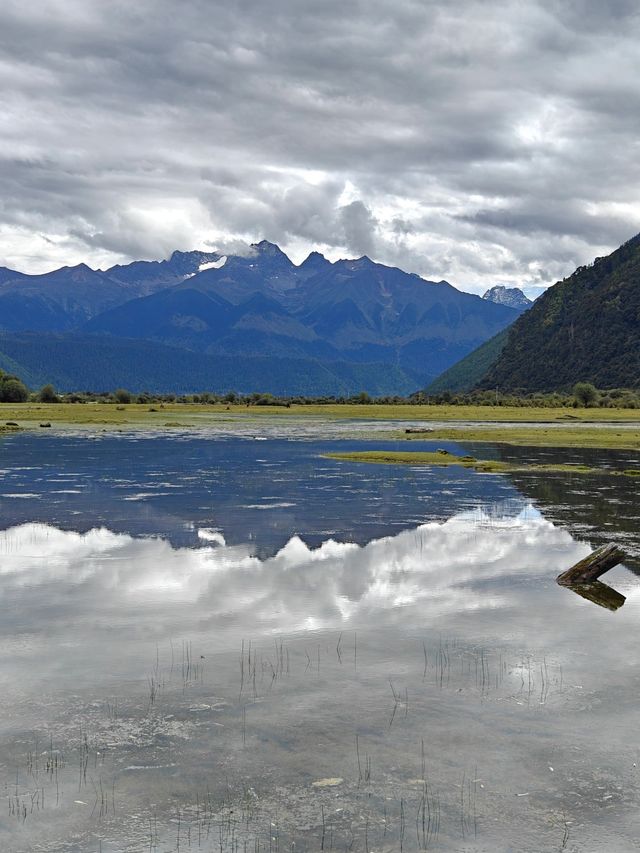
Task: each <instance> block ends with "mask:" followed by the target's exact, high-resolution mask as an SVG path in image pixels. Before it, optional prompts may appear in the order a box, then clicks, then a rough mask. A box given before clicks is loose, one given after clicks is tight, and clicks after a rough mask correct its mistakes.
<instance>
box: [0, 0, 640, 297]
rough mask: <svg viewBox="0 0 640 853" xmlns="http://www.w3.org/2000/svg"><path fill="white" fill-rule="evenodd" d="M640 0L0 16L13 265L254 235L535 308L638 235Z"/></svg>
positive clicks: (73, 4)
mask: <svg viewBox="0 0 640 853" xmlns="http://www.w3.org/2000/svg"><path fill="white" fill-rule="evenodd" d="M639 44H640V14H639V12H638V5H637V3H636V2H634V0H608V2H602V0H478V2H475V0H449V2H445V0H436V1H435V2H433V0H366V2H365V0H362V2H350V0H340V2H338V0H320V2H318V0H313V2H309V0H276V1H275V2H272V3H268V2H264V0H262V2H258V0H236V2H233V3H222V2H219V0H135V2H131V0H127V1H126V2H124V0H30V2H29V3H25V2H24V0H2V3H1V4H0V78H1V85H0V109H1V115H2V121H1V122H0V264H4V265H7V266H10V267H13V268H18V269H21V270H24V271H27V272H36V271H43V270H46V269H50V268H52V267H55V266H60V265H61V264H73V263H77V262H79V261H81V260H84V261H87V262H88V263H90V264H91V265H92V266H96V267H98V266H102V267H105V266H108V265H110V264H113V263H116V262H120V261H123V260H128V259H133V258H161V257H165V256H167V255H168V254H169V253H170V252H171V251H172V250H173V249H175V248H179V249H189V248H212V247H221V248H223V249H224V248H225V247H228V246H230V245H231V246H232V245H234V244H236V242H237V241H254V240H259V239H261V238H263V237H265V238H267V239H269V240H273V241H274V242H277V243H278V244H279V245H280V246H281V247H282V248H283V249H285V251H287V252H288V253H289V254H290V256H291V257H292V258H293V259H294V260H296V261H301V260H302V259H303V258H304V257H305V255H306V254H307V253H308V252H309V251H310V250H311V249H313V248H318V249H320V250H321V251H323V252H324V253H325V254H326V255H327V256H328V257H330V258H331V259H336V258H339V257H353V256H359V255H362V254H367V255H369V256H370V257H372V258H374V259H375V260H378V261H381V262H383V263H388V264H395V265H398V266H401V267H403V268H404V269H407V270H409V271H412V272H418V273H420V274H421V275H423V276H425V277H427V278H433V279H437V280H439V279H441V278H446V279H447V280H448V281H451V282H452V283H453V284H455V285H456V286H458V287H460V288H462V289H465V290H471V291H480V292H481V291H483V290H484V288H485V287H487V286H489V285H491V284H495V283H501V284H514V285H518V286H525V287H526V288H527V290H528V292H529V293H530V294H533V293H536V292H539V290H540V289H541V288H542V287H544V286H547V285H549V284H552V283H553V282H554V281H556V280H557V279H558V278H562V277H563V276H565V275H567V274H569V273H571V272H572V271H573V269H574V268H575V267H576V266H577V265H578V264H581V263H586V262H589V261H590V260H592V259H593V258H594V257H595V256H596V255H602V254H606V253H607V252H609V251H610V250H611V249H613V248H615V247H616V246H617V245H619V243H621V242H623V241H624V240H625V239H628V238H629V237H631V236H632V235H633V234H635V233H636V232H638V231H640V204H639V202H640V127H639V125H640V50H639V49H638V45H639Z"/></svg>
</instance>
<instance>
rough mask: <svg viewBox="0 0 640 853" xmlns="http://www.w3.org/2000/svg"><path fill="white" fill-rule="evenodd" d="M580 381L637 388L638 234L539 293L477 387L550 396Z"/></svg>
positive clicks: (639, 341) (639, 347)
mask: <svg viewBox="0 0 640 853" xmlns="http://www.w3.org/2000/svg"><path fill="white" fill-rule="evenodd" d="M494 340H495V338H494ZM477 352H478V351H477V350H476V353H477ZM469 358H471V356H470V357H469ZM578 381H585V382H592V383H593V384H594V385H596V387H598V388H618V387H628V388H637V387H638V386H640V235H638V236H636V237H634V238H633V239H631V240H629V241H628V242H627V243H625V244H624V245H623V246H621V247H620V248H619V249H616V251H615V252H612V254H610V255H608V256H607V257H605V258H597V259H596V260H595V261H594V263H593V264H591V265H590V266H586V267H579V268H578V269H577V270H576V271H575V272H574V273H573V275H571V276H570V277H569V278H566V279H564V280H563V281H561V282H558V283H557V284H555V285H554V286H553V287H550V288H549V289H548V290H547V291H546V292H545V293H543V294H542V296H540V297H539V298H538V299H537V300H536V302H535V303H534V305H533V306H532V307H531V308H530V309H529V310H528V311H527V312H526V313H525V314H523V315H522V316H521V317H519V318H518V319H517V320H516V321H515V323H514V324H513V325H512V326H511V327H510V328H509V332H508V335H507V341H506V343H505V345H504V348H503V349H502V352H501V353H500V355H499V356H498V358H497V360H496V362H495V364H493V366H491V367H490V368H489V369H488V371H487V373H486V374H485V376H484V377H483V378H482V380H481V381H480V382H478V386H479V387H481V388H493V387H498V388H500V389H501V390H503V391H516V390H520V391H524V392H531V391H553V390H569V389H570V388H571V387H572V386H573V385H574V383H576V382H578Z"/></svg>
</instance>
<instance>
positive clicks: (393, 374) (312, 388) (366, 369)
mask: <svg viewBox="0 0 640 853" xmlns="http://www.w3.org/2000/svg"><path fill="white" fill-rule="evenodd" d="M0 369H2V370H5V371H6V372H8V373H13V374H15V375H17V376H19V377H20V378H21V379H22V380H23V381H24V382H25V383H26V384H27V385H28V386H30V387H31V388H38V387H40V386H42V385H45V384H47V383H49V382H51V383H53V384H54V385H55V386H56V388H57V389H58V390H60V391H78V390H92V391H103V390H109V389H113V388H118V387H124V388H128V389H129V390H131V391H135V392H140V391H151V392H153V393H174V394H190V393H194V392H197V391H205V390H206V391H215V392H225V391H238V392H240V393H251V392H253V391H261V392H269V393H271V394H282V395H286V394H291V395H295V394H306V395H311V396H313V395H318V396H324V395H335V396H341V395H345V396H350V395H352V394H357V393H359V392H360V391H367V392H369V393H370V394H372V395H374V396H379V395H387V394H408V393H411V392H412V391H414V390H415V389H416V386H417V381H416V379H415V378H414V377H412V376H410V375H408V374H407V373H406V372H405V371H403V370H401V369H400V368H397V367H394V366H392V365H386V364H385V365H382V364H376V363H364V364H348V363H345V362H338V361H336V362H320V361H316V360H313V359H295V358H274V357H247V356H244V357H243V356H218V355H205V354H202V353H195V352H190V351H188V350H183V349H179V348H177V347H170V346H165V345H163V344H157V343H153V342H151V341H139V340H128V339H125V338H113V337H110V336H100V335H79V334H62V335H59V334H51V333H48V334H36V333H33V332H31V333H30V332H19V333H9V332H0Z"/></svg>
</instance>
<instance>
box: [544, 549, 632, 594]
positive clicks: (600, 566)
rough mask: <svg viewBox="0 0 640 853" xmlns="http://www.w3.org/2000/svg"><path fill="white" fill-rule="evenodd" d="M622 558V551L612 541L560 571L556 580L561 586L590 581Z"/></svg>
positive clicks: (615, 564)
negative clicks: (564, 570)
mask: <svg viewBox="0 0 640 853" xmlns="http://www.w3.org/2000/svg"><path fill="white" fill-rule="evenodd" d="M623 560H624V551H623V550H622V549H621V548H619V547H618V546H617V545H615V544H614V543H613V542H612V543H610V544H609V545H603V546H602V548H598V549H597V550H596V551H594V552H593V554H589V556H588V557H585V558H584V560H580V562H579V563H576V564H575V566H572V567H571V568H570V569H567V570H566V572H562V574H560V575H558V577H557V578H556V580H557V581H558V583H559V584H562V585H563V586H573V585H574V584H586V583H592V582H593V581H595V580H597V579H598V578H599V577H600V576H601V575H603V574H604V573H605V572H608V571H609V569H612V568H613V567H614V566H617V565H618V563H621V562H622V561H623Z"/></svg>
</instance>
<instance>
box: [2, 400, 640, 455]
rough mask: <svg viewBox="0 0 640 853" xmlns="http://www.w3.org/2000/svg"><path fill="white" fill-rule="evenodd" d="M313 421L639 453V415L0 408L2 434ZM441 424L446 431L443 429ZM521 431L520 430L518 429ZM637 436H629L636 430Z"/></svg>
mask: <svg viewBox="0 0 640 853" xmlns="http://www.w3.org/2000/svg"><path fill="white" fill-rule="evenodd" d="M274 417H277V418H287V419H288V418H305V419H318V420H328V421H334V420H356V421H357V420H369V421H370V420H384V421H394V420H397V421H417V422H424V424H425V429H430V430H432V431H430V432H428V433H423V434H420V433H418V434H406V433H404V431H400V430H395V431H390V432H388V433H386V434H385V433H376V438H383V437H393V438H403V439H407V440H412V439H421V440H424V439H431V438H433V439H434V440H435V439H442V440H452V441H472V442H473V441H478V442H480V441H481V442H501V443H507V444H517V445H524V446H554V447H594V448H597V447H599V448H619V449H631V450H633V449H637V448H639V447H640V411H639V410H637V409H604V408H586V409H570V410H568V409H566V408H539V407H525V406H477V405H475V406H454V405H446V404H443V405H394V404H377V403H372V404H343V405H338V404H327V405H320V404H311V405H296V404H292V405H291V406H290V407H284V406H255V405H252V406H247V405H245V404H237V403H236V404H227V403H214V404H202V403H155V404H148V403H130V404H126V405H119V404H116V403H101V402H100V403H40V402H29V403H2V404H0V430H3V431H12V430H15V429H36V430H37V429H41V428H43V427H42V426H41V425H42V424H50V425H51V427H52V428H55V429H66V428H75V429H78V428H80V429H87V430H94V429H95V430H117V429H127V430H128V429H138V428H139V429H145V430H149V429H162V430H165V429H172V428H190V429H197V428H206V427H215V426H216V425H224V426H225V427H226V428H229V427H233V425H234V424H238V425H242V424H248V423H255V424H256V425H258V424H259V423H260V422H264V421H265V420H269V419H271V418H274ZM443 424H446V425H444V426H443ZM519 424H522V426H520V425H519ZM635 424H637V425H638V429H634V428H633V427H634V425H635Z"/></svg>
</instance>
